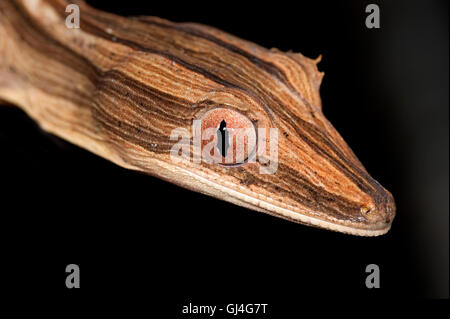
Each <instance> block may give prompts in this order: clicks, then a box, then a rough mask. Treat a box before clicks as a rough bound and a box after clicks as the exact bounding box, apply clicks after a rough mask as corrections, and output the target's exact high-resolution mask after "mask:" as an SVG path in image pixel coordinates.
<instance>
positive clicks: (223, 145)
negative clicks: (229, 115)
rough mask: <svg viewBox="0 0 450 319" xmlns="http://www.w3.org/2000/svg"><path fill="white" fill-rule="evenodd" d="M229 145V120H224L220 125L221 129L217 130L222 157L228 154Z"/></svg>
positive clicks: (218, 145) (218, 146)
mask: <svg viewBox="0 0 450 319" xmlns="http://www.w3.org/2000/svg"><path fill="white" fill-rule="evenodd" d="M228 147H229V142H228V131H227V122H225V120H222V122H220V125H219V129H218V130H217V148H218V149H219V152H220V154H221V155H222V157H225V156H226V155H227V150H228Z"/></svg>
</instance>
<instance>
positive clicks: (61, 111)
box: [0, 0, 395, 236]
mask: <svg viewBox="0 0 450 319" xmlns="http://www.w3.org/2000/svg"><path fill="white" fill-rule="evenodd" d="M70 2H74V1H70ZM75 3H78V4H79V6H80V12H81V15H80V17H81V25H80V26H81V28H80V29H69V28H67V27H66V25H65V19H66V17H67V15H68V13H66V12H65V9H66V6H67V5H68V4H69V3H68V2H65V1H62V0H48V1H44V0H23V1H7V0H2V1H1V2H0V100H4V101H7V102H9V103H13V104H15V105H17V106H19V107H20V108H22V109H23V110H24V111H25V112H27V114H29V116H30V117H32V118H33V119H35V120H36V121H37V122H38V123H39V124H40V126H41V127H42V128H43V129H44V130H46V131H49V132H51V133H53V134H55V135H57V136H59V137H61V138H64V139H66V140H68V141H70V142H72V143H74V144H77V145H79V146H80V147H83V148H85V149H87V150H89V151H91V152H93V153H95V154H98V155H99V156H102V157H104V158H106V159H108V160H110V161H112V162H114V163H116V164H118V165H120V166H122V167H126V168H129V169H133V170H138V171H141V172H144V173H147V174H150V175H153V176H156V177H158V178H162V179H164V180H167V181H170V182H172V183H174V184H177V185H179V186H182V187H185V188H188V189H191V190H193V191H197V192H201V193H204V194H208V195H211V196H214V197H216V198H219V199H222V200H226V201H229V202H232V203H235V204H237V205H240V206H244V207H247V208H250V209H254V210H257V211H261V212H265V213H268V214H271V215H274V216H277V217H281V218H286V219H289V220H291V221H294V222H299V223H303V224H307V225H311V226H315V227H321V228H326V229H330V230H335V231H339V232H344V233H349V234H353V235H361V236H376V235H381V234H384V233H386V232H387V231H388V230H389V228H390V226H391V223H392V220H393V218H394V215H395V204H394V200H393V198H392V196H391V194H390V193H389V192H388V191H387V190H385V189H384V188H383V187H382V186H381V185H380V184H379V183H378V182H377V181H375V180H374V179H373V178H372V177H371V176H370V175H369V174H368V173H367V171H366V170H365V169H364V167H363V166H362V164H361V163H360V162H359V161H358V159H357V158H356V156H355V155H354V154H353V152H352V151H351V149H350V148H349V147H348V146H347V144H346V143H345V142H344V140H343V139H342V138H341V136H340V135H339V134H338V133H337V132H336V130H335V129H334V128H333V126H332V125H331V124H330V123H329V122H328V121H327V119H326V118H325V117H324V115H323V113H322V108H321V99H320V95H319V86H320V83H321V80H322V77H323V73H321V72H319V71H318V70H317V66H316V64H317V62H318V60H311V59H309V58H306V57H304V56H303V55H301V54H299V53H283V52H280V51H278V50H276V49H271V50H267V49H265V48H262V47H260V46H258V45H256V44H254V43H251V42H248V41H244V40H241V39H239V38H237V37H234V36H232V35H229V34H227V33H225V32H222V31H220V30H217V29H214V28H212V27H207V26H204V25H199V24H195V23H172V22H169V21H167V20H163V19H160V18H156V17H137V18H124V17H120V16H116V15H112V14H109V13H104V12H101V11H99V10H96V9H93V8H91V7H89V6H88V5H86V4H84V3H83V2H76V1H75ZM215 108H224V109H228V110H233V111H235V112H237V113H233V112H228V113H226V114H228V115H226V116H232V115H229V114H240V115H239V116H242V117H243V119H236V121H235V122H237V123H238V122H239V123H245V125H246V126H249V124H248V123H250V122H251V123H252V124H253V125H254V127H255V128H261V127H262V128H276V129H278V132H279V137H278V169H277V170H276V172H275V173H274V174H261V173H260V165H261V164H260V163H259V162H258V161H257V162H255V163H244V164H243V165H238V166H226V165H220V164H209V163H205V162H203V161H202V162H195V161H192V160H191V161H181V162H174V161H172V160H171V157H170V149H171V148H172V147H173V145H174V143H175V142H176V141H173V140H171V139H170V134H171V132H172V130H174V129H176V128H183V129H186V130H187V131H189V132H192V124H193V121H194V120H195V119H198V118H199V117H200V118H201V116H202V114H206V113H208V111H210V110H213V109H215ZM213 113H214V112H213ZM216 113H217V112H216ZM216 113H214V114H216ZM210 114H211V113H210ZM218 114H219V115H218V116H219V117H220V113H218ZM216 115H217V114H216ZM216 115H214V116H216ZM224 116H225V113H224ZM213 120H214V121H216V120H217V119H216V118H214V119H213ZM213 120H210V121H213ZM214 121H213V122H214ZM249 121H250V122H249ZM216 122H217V123H219V122H220V119H219V120H217V121H216ZM216 122H214V123H216ZM215 125H216V124H215ZM243 125H244V124H243ZM168 205H170V203H168Z"/></svg>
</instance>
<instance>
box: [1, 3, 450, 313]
mask: <svg viewBox="0 0 450 319" xmlns="http://www.w3.org/2000/svg"><path fill="white" fill-rule="evenodd" d="M88 3H90V4H92V5H94V6H95V7H97V8H101V9H102V10H105V11H110V12H113V13H117V14H121V15H155V16H160V17H163V18H166V19H169V20H172V21H179V22H182V21H194V22H200V23H204V24H208V25H213V26H215V27H217V28H220V29H223V30H225V31H228V32H230V33H232V34H235V35H237V36H239V37H242V38H244V39H247V40H251V41H253V42H256V43H258V44H261V45H263V46H265V47H268V48H270V47H277V48H279V49H281V50H284V51H287V50H293V51H294V52H301V53H303V54H304V55H306V56H309V57H313V58H314V57H316V56H318V55H319V54H322V55H323V60H322V62H321V63H320V64H319V69H320V70H323V71H325V74H326V75H325V78H324V81H323V84H322V88H321V94H322V99H323V105H324V113H325V115H326V116H327V117H328V119H329V120H330V121H331V122H332V123H333V124H334V126H335V127H336V128H337V130H338V131H339V132H340V133H341V135H342V136H343V137H344V139H345V140H346V141H347V142H348V144H349V145H350V146H351V147H352V149H353V150H354V151H355V153H356V154H357V156H358V157H359V158H360V160H361V161H362V163H363V164H364V165H365V166H366V168H367V169H368V171H369V172H370V173H371V174H372V176H373V177H374V178H375V179H377V180H378V181H380V182H381V184H382V185H384V186H385V187H386V188H387V189H389V190H390V191H391V192H392V193H393V195H394V197H395V199H396V203H397V217H396V219H395V221H394V223H393V226H392V230H391V231H390V232H389V233H388V234H387V235H385V236H382V237H377V238H359V237H353V236H348V235H343V234H339V233H334V232H329V231H324V230H319V229H314V228H310V227H306V226H302V225H297V224H294V223H290V222H287V221H284V220H281V219H277V218H274V217H271V216H268V215H264V214H261V213H257V212H253V211H250V210H247V209H244V208H241V207H238V206H234V205H232V204H229V203H226V202H223V201H219V200H216V199H213V198H210V197H207V196H204V195H201V194H197V193H193V192H191V191H188V190H184V189H181V188H178V187H175V186H173V185H171V184H168V183H166V182H163V181H161V180H158V179H156V178H153V177H150V176H145V175H143V174H139V173H136V172H133V171H128V170H125V169H122V168H120V167H118V166H115V165H114V164H112V163H110V162H108V161H106V160H103V159H101V158H98V157H96V156H94V155H93V154H90V153H89V152H87V151H84V150H82V149H80V148H77V147H75V146H73V145H71V144H69V143H67V142H65V141H63V140H61V139H59V138H57V137H54V136H52V135H50V134H47V133H45V132H44V131H42V130H41V129H40V128H39V127H38V126H37V124H35V123H34V122H33V121H32V120H31V119H29V118H28V117H27V116H26V115H25V114H24V113H23V112H22V111H20V110H19V109H17V108H14V107H1V108H0V146H1V156H0V169H1V175H0V176H1V187H2V188H1V201H2V204H1V207H2V214H1V216H2V217H1V218H2V223H1V224H2V228H3V227H4V228H5V231H4V232H3V234H5V239H4V242H3V245H4V246H5V249H6V250H7V253H8V255H7V258H5V260H4V265H5V264H6V265H7V266H8V269H9V270H8V272H7V273H6V274H7V276H6V277H7V278H8V279H11V281H12V283H13V284H14V287H15V288H18V291H19V292H23V291H38V292H39V294H41V293H42V295H44V296H47V297H48V298H49V299H52V298H55V297H58V298H66V299H67V298H68V300H74V299H73V298H79V299H76V300H85V301H92V302H94V301H95V302H96V301H97V300H98V299H99V298H100V297H107V298H109V299H108V300H110V301H111V300H116V299H118V300H122V299H121V298H122V297H123V296H132V297H133V298H136V297H139V298H137V299H134V300H136V301H138V300H141V299H142V298H143V299H145V300H146V301H147V302H148V303H149V310H150V309H151V311H152V312H154V311H157V310H158V311H167V313H168V315H167V316H168V317H181V314H180V313H181V306H182V305H183V304H187V303H189V302H193V303H196V304H217V305H223V304H227V303H269V304H270V307H271V312H272V314H274V315H275V314H277V313H280V312H281V311H292V312H293V313H300V312H301V309H303V308H305V307H308V305H310V302H312V301H318V300H319V301H320V300H330V299H339V300H344V301H345V302H346V303H347V304H353V303H354V302H355V300H356V301H357V300H373V298H383V297H389V298H396V299H398V298H411V297H413V298H424V297H432V298H438V297H440V298H442V297H445V298H448V227H449V225H448V214H449V208H448V176H449V173H448V163H449V162H448V145H449V144H448V105H449V104H448V2H447V1H421V2H415V1H395V2H394V1H386V2H381V1H372V2H364V1H345V2H344V1H306V2H299V1H297V2H287V1H276V2H271V3H263V2H245V3H244V1H235V2H234V1H231V2H230V1H227V2H218V1H208V2H197V1H193V2H188V1H184V2H180V3H174V2H169V1H166V2H164V1H158V2H154V1H131V0H128V1H123V2H117V3H116V2H112V1H88ZM369 3H377V4H379V6H380V10H381V28H380V29H367V28H366V27H365V23H364V22H365V18H366V15H367V13H365V7H366V5H367V4H369ZM81 14H82V12H81ZM81 28H82V26H81ZM69 263H76V264H78V265H79V266H80V269H81V289H79V290H68V289H66V288H65V276H66V274H65V272H64V271H65V266H66V265H67V264H69ZM371 263H375V264H378V265H379V266H380V268H381V288H380V289H372V290H369V289H367V288H366V287H365V277H366V273H365V267H366V265H368V264H371ZM71 298H72V299H71ZM113 298H114V299H113Z"/></svg>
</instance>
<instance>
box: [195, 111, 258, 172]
mask: <svg viewBox="0 0 450 319" xmlns="http://www.w3.org/2000/svg"><path fill="white" fill-rule="evenodd" d="M201 132H202V158H203V159H205V160H206V161H207V162H210V163H219V164H222V165H236V164H242V163H245V162H246V161H247V160H248V159H249V157H251V156H253V155H254V153H255V151H256V139H257V136H256V130H255V127H254V125H253V123H252V122H251V121H250V120H249V119H248V118H247V117H246V116H245V115H243V114H241V113H239V112H237V111H234V110H230V109H225V108H216V109H213V110H211V111H208V112H207V113H206V114H204V115H203V116H202V119H201Z"/></svg>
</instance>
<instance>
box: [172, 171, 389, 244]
mask: <svg viewBox="0 0 450 319" xmlns="http://www.w3.org/2000/svg"><path fill="white" fill-rule="evenodd" d="M176 169H179V170H182V171H184V173H185V174H187V175H190V176H192V177H194V178H195V179H198V180H200V181H201V182H202V183H205V184H209V185H211V186H212V187H214V188H216V189H218V190H219V191H222V192H226V193H228V194H229V195H231V196H233V197H234V198H237V199H240V200H242V201H244V202H246V203H249V204H251V205H254V206H256V207H260V208H262V209H265V210H268V211H271V212H276V213H278V214H280V215H281V216H283V217H287V218H291V219H293V220H295V221H298V222H301V223H305V224H308V225H313V226H318V227H322V228H326V229H329V230H334V231H338V232H343V233H347V234H352V235H358V236H379V235H383V234H385V233H387V232H388V231H389V229H390V225H388V226H387V227H386V228H383V229H376V230H368V229H359V228H353V227H350V226H344V225H339V224H334V223H331V222H328V221H324V220H321V219H318V218H315V217H311V216H307V215H302V214H301V213H298V212H294V211H291V210H288V209H286V208H283V207H279V206H276V205H274V204H271V203H268V202H266V201H263V200H261V199H257V198H254V197H251V196H249V195H246V194H242V193H239V192H238V191H235V190H233V189H230V188H228V187H226V186H222V185H220V184H217V183H215V182H213V181H211V180H209V179H207V178H204V177H202V176H200V175H197V174H195V173H192V172H190V171H188V170H186V169H183V168H180V167H176Z"/></svg>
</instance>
